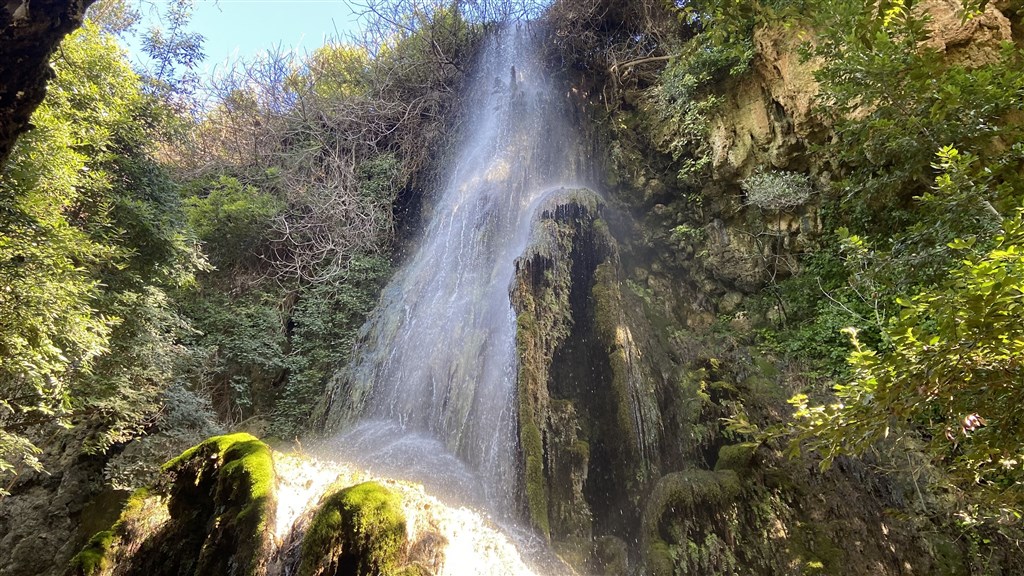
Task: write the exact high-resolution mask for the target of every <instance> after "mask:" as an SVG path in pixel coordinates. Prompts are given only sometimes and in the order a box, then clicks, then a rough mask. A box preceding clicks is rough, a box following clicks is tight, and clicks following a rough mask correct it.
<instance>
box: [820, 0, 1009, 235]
mask: <svg viewBox="0 0 1024 576" xmlns="http://www.w3.org/2000/svg"><path fill="white" fill-rule="evenodd" d="M879 14H881V16H879ZM815 22H816V23H817V24H818V25H819V26H820V27H822V29H828V30H833V31H834V32H833V33H830V34H826V35H824V36H823V37H822V38H821V41H820V42H819V43H818V44H817V45H816V46H815V47H814V48H813V49H810V50H809V54H810V55H813V56H815V57H818V58H821V59H822V60H823V62H824V64H823V66H822V67H821V68H820V69H819V70H818V72H817V73H816V77H817V79H818V80H819V82H821V88H822V90H821V94H820V102H819V111H820V112H822V113H823V114H825V115H826V116H827V118H828V119H829V120H830V122H832V123H833V125H834V130H835V132H836V138H835V141H834V142H833V143H830V144H829V146H828V148H822V149H821V150H820V151H821V152H823V153H825V154H828V155H829V156H830V157H831V158H832V160H833V161H834V162H836V163H837V164H839V165H841V166H843V167H844V168H845V173H846V175H847V176H846V177H845V178H843V179H842V180H841V181H840V182H838V186H837V187H836V190H837V192H839V193H840V194H841V201H842V202H843V204H844V207H845V208H846V210H844V220H845V222H844V223H846V224H847V225H849V226H850V227H851V229H853V226H857V230H860V231H866V232H872V233H874V232H878V233H882V232H886V233H888V232H890V231H900V230H903V229H905V228H906V227H908V226H910V225H912V223H913V222H914V221H916V219H917V207H916V206H914V205H913V204H912V199H913V198H914V197H916V196H920V195H922V194H924V193H925V192H926V191H927V189H928V186H929V184H930V183H931V182H932V180H933V178H934V175H935V172H934V170H933V169H932V159H933V155H934V154H935V151H936V150H939V149H940V148H942V147H943V146H948V145H952V146H954V147H956V148H959V149H961V150H972V151H975V153H977V154H983V155H984V157H983V161H984V164H985V165H986V166H987V167H988V168H989V170H991V171H993V177H995V178H998V179H1013V176H1012V174H1013V172H1015V170H1016V169H1015V168H1014V166H1016V163H1015V162H1013V161H1010V160H1009V159H1008V158H1006V157H1005V154H1007V151H1005V150H1001V148H1003V147H1000V146H992V145H991V144H992V143H993V142H997V141H1002V142H1007V143H1012V142H1016V141H1019V140H1020V136H1021V132H1020V126H1019V123H1015V122H1008V121H1007V120H1008V116H1009V115H1011V114H1013V113H1015V112H1016V111H1019V110H1020V109H1021V106H1022V105H1021V102H1022V101H1024V100H1022V98H1021V95H1022V94H1024V75H1022V74H1021V73H1020V70H1021V61H1022V60H1021V52H1020V50H1019V49H1017V48H1015V47H1013V46H1012V45H1007V46H1005V47H1004V48H1003V51H1002V54H1001V55H1000V57H999V58H998V59H997V60H996V61H993V62H982V63H980V64H966V63H957V62H955V61H953V60H951V59H949V58H946V57H945V56H944V55H943V54H942V53H940V52H938V51H936V50H935V49H934V48H932V47H929V46H928V45H927V44H922V42H923V41H924V40H926V39H927V38H928V37H929V36H930V34H931V33H930V31H929V19H928V17H927V15H926V14H923V13H922V12H921V11H919V10H917V9H915V7H914V3H913V2H883V3H881V5H880V6H879V12H877V13H876V12H875V10H874V9H873V8H871V7H870V6H865V5H864V4H863V3H861V2H853V1H843V2H833V3H828V4H827V6H822V9H821V10H819V11H817V19H816V20H815ZM1015 179H1017V180H1019V176H1017V177H1016V178H1015ZM1007 191H1008V190H1006V189H1003V190H999V189H992V190H990V192H992V193H994V194H995V195H994V197H990V198H988V199H987V200H989V201H990V202H995V203H997V205H998V203H999V202H1005V201H1007V200H1010V201H1011V203H1012V199H1008V198H1005V194H1003V193H1002V192H1007Z"/></svg>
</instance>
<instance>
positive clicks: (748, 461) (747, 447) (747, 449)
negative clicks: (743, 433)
mask: <svg viewBox="0 0 1024 576" xmlns="http://www.w3.org/2000/svg"><path fill="white" fill-rule="evenodd" d="M760 446H761V444H760V443H758V442H742V443H740V444H729V445H726V446H722V447H721V448H719V449H718V461H717V462H715V470H733V471H734V472H736V473H737V474H746V473H747V472H749V471H750V469H751V467H752V466H753V465H754V455H755V454H756V453H757V449H758V447H760Z"/></svg>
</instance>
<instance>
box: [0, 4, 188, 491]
mask: <svg viewBox="0 0 1024 576" xmlns="http://www.w3.org/2000/svg"><path fill="white" fill-rule="evenodd" d="M54 68H55V71H56V78H55V80H54V81H53V82H52V83H51V85H50V90H49V93H48V96H47V98H46V100H45V101H44V103H43V104H42V106H40V108H39V110H37V113H36V115H35V116H34V117H33V122H34V123H35V125H36V127H37V128H36V130H33V131H32V132H30V133H29V134H27V135H26V136H25V137H24V138H22V139H21V140H20V141H19V143H18V146H17V148H16V149H15V151H14V153H13V155H12V158H11V162H10V164H9V165H8V166H7V169H6V171H5V172H4V174H3V175H2V176H0V189H2V197H0V206H2V212H0V229H2V230H3V234H0V262H3V264H2V265H0V275H2V278H3V282H2V283H3V285H4V286H5V290H4V291H3V295H2V296H0V316H2V320H0V348H2V351H3V353H2V357H0V399H2V400H0V423H2V424H3V427H4V430H5V435H4V439H5V440H4V451H5V453H7V454H11V452H10V450H9V447H10V446H11V445H12V443H13V444H16V445H18V446H20V447H21V449H24V448H27V449H28V450H29V451H30V452H32V451H34V449H32V448H31V447H30V446H29V445H28V444H26V442H27V440H26V437H25V436H24V434H25V433H26V431H28V430H29V429H31V428H32V427H34V426H39V425H49V424H52V423H61V424H68V423H69V417H71V416H72V415H76V416H77V417H79V419H80V420H82V421H89V422H91V423H92V425H94V430H95V432H96V434H95V435H94V437H93V438H92V440H91V441H90V445H91V446H92V447H94V448H104V447H106V446H108V445H109V444H110V443H111V442H116V441H121V440H123V439H124V438H126V437H127V436H130V435H131V434H133V433H134V432H137V431H138V430H140V429H141V428H142V427H144V426H145V425H146V423H147V422H149V420H150V419H151V418H152V416H153V415H154V414H155V413H156V412H157V410H158V408H159V402H158V398H159V395H160V391H161V390H162V389H163V388H165V387H166V386H167V385H168V384H169V378H170V374H169V366H170V364H171V363H172V362H173V359H174V357H175V356H176V355H177V354H178V353H179V352H180V348H179V347H178V346H177V345H176V338H177V335H178V334H179V333H180V331H181V330H182V329H183V325H182V323H181V322H180V319H179V318H177V316H176V314H175V313H174V311H173V306H172V305H171V303H170V302H169V300H168V297H167V292H166V291H167V290H170V289H174V288H177V287H179V286H183V285H186V284H188V283H189V282H190V281H191V280H192V278H193V276H192V274H193V271H194V270H196V269H197V268H201V267H202V266H203V261H202V258H201V256H199V255H198V253H197V252H196V251H195V248H194V246H193V245H192V244H191V243H190V242H189V240H188V237H187V235H186V234H185V233H184V231H183V226H184V219H183V217H182V215H181V209H180V205H179V202H178V198H177V193H176V190H175V189H174V187H173V186H172V185H171V184H170V182H169V180H168V179H167V177H166V175H165V174H164V172H163V171H162V170H161V169H160V168H159V167H158V166H157V165H156V164H155V163H154V162H153V161H152V160H151V157H150V156H149V154H150V151H149V148H148V145H147V140H148V138H149V137H150V136H151V135H152V134H153V133H154V132H155V131H156V130H159V129H160V126H161V125H162V124H161V122H162V119H163V118H164V117H165V115H164V113H163V111H162V110H161V105H160V104H159V103H158V102H156V101H154V100H152V99H150V98H148V97H147V96H146V95H145V94H144V92H143V91H142V88H141V84H140V81H139V78H138V77H137V76H136V75H135V74H134V73H133V72H132V71H131V70H130V69H129V67H128V66H127V64H126V63H125V62H124V54H123V52H122V51H121V50H120V49H119V48H118V47H117V45H116V43H115V41H114V40H113V38H112V37H111V36H109V35H106V34H104V33H102V32H101V31H100V30H99V29H98V28H97V27H96V26H95V25H93V24H90V23H86V25H85V26H83V28H82V29H81V30H80V31H78V32H76V33H75V34H73V35H71V36H69V37H68V38H67V39H66V40H65V42H64V43H63V44H62V47H61V50H59V51H58V52H57V56H56V60H55V62H54ZM19 450H20V449H19ZM22 454H25V452H24V451H22ZM14 457H15V458H19V457H18V456H16V455H15V456H14ZM3 459H4V460H5V461H8V462H9V461H10V460H11V458H10V457H8V456H6V455H5V456H4V457H3ZM24 463H26V464H29V465H31V464H33V463H34V461H33V460H32V459H31V458H28V459H26V460H24ZM2 466H3V467H4V468H8V465H7V464H6V463H5V464H3V465H2ZM15 472H16V470H15Z"/></svg>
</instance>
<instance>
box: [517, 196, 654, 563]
mask: <svg viewBox="0 0 1024 576" xmlns="http://www.w3.org/2000/svg"><path fill="white" fill-rule="evenodd" d="M603 210H604V205H603V202H602V201H601V200H600V199H599V198H598V197H597V195H596V194H594V193H593V192H591V191H589V190H583V189H579V190H564V191H560V192H556V193H555V194H553V195H552V196H551V197H549V198H548V199H547V201H546V202H545V204H544V205H543V206H541V208H540V209H539V210H538V213H539V217H538V219H537V220H536V221H535V222H534V231H533V236H532V243H531V245H530V247H529V248H528V249H527V251H526V253H525V254H524V255H523V256H522V257H520V258H519V259H518V260H517V261H516V276H515V283H514V286H513V289H512V301H513V305H514V308H515V310H516V312H517V314H518V317H519V323H518V333H517V343H518V350H519V384H518V409H519V429H520V430H519V433H520V444H521V450H522V458H523V461H524V463H525V467H524V478H523V480H522V481H523V484H524V485H525V499H526V502H525V505H526V508H527V510H528V516H529V519H530V521H531V523H532V524H533V526H534V527H535V528H536V529H538V530H539V531H541V532H543V533H544V534H546V535H548V536H549V537H550V538H551V539H552V540H553V541H554V542H555V543H556V545H557V548H559V549H560V550H561V551H562V553H563V554H564V555H566V556H567V557H569V558H572V559H573V561H574V562H575V563H576V564H577V565H580V566H582V565H583V564H584V562H585V561H586V560H587V558H588V556H589V555H590V553H591V546H592V543H591V540H592V538H593V537H594V536H599V537H602V536H611V537H615V536H617V535H621V536H626V535H627V534H629V533H631V528H630V527H631V526H633V525H635V524H636V522H637V521H638V520H639V518H638V516H637V514H636V510H637V504H638V500H637V496H638V495H639V494H641V493H642V492H643V489H644V486H645V484H646V482H648V480H649V477H650V474H651V471H652V470H654V469H656V468H657V466H658V462H657V460H658V456H659V454H658V444H659V442H660V441H661V437H660V431H661V425H660V416H659V412H658V409H657V404H656V395H655V391H654V389H653V387H652V386H651V379H650V378H648V377H647V376H648V375H647V374H646V373H645V372H644V370H645V369H646V365H645V364H644V362H642V360H641V355H642V352H641V347H640V346H639V345H638V344H637V338H635V337H634V335H633V332H632V330H631V327H630V322H629V318H628V314H627V313H626V309H627V307H628V304H627V303H626V302H625V301H624V294H623V293H622V291H621V289H620V286H621V283H620V279H619V274H620V271H619V264H618V256H617V248H616V244H615V241H614V239H613V238H612V236H611V234H610V232H609V231H608V226H607V223H606V222H605V221H604V220H603V219H602V212H603ZM595 527H600V528H599V529H597V531H596V533H595Z"/></svg>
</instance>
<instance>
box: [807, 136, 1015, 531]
mask: <svg viewBox="0 0 1024 576" xmlns="http://www.w3.org/2000/svg"><path fill="white" fill-rule="evenodd" d="M945 154H946V157H949V156H951V155H952V152H951V151H948V150H947V151H946V153H945ZM955 180H956V177H955V175H950V174H944V175H943V176H940V177H939V179H938V188H939V189H940V190H941V189H942V188H943V187H946V186H948V185H949V184H950V183H951V182H953V181H955ZM976 242H977V240H976V239H975V238H970V239H957V240H954V241H953V242H951V243H950V244H949V248H950V249H951V250H955V251H957V252H960V253H966V254H965V255H964V256H963V257H962V259H961V261H960V263H959V264H958V265H957V266H955V267H954V268H953V269H952V270H951V271H950V272H949V274H948V276H947V278H946V279H945V280H943V281H942V282H940V283H938V284H937V285H935V286H933V287H927V288H925V289H923V290H921V291H919V292H918V293H916V294H915V295H913V296H912V297H909V298H903V299H899V300H898V303H899V305H900V307H901V310H900V312H899V315H898V316H897V317H895V318H893V320H892V322H891V324H890V326H888V328H887V330H886V332H887V335H888V341H889V342H890V343H891V346H892V349H891V350H889V351H887V352H878V351H876V350H874V349H872V348H870V347H868V346H865V345H863V344H862V343H861V342H860V341H859V339H858V338H857V331H856V330H854V329H850V330H849V331H848V332H849V333H850V335H851V339H852V341H853V343H854V346H855V349H854V351H853V353H852V354H851V356H850V363H851V366H852V367H853V370H854V374H853V378H852V380H851V382H849V383H848V384H843V385H837V386H836V402H835V403H833V404H828V405H824V406H814V405H811V404H810V403H809V401H808V399H807V397H806V396H802V395H801V396H797V397H795V398H794V399H793V400H792V402H793V403H794V405H796V407H797V412H796V414H795V422H794V430H795V432H796V440H797V441H799V442H802V443H804V444H805V445H806V446H808V447H809V448H812V449H815V450H818V451H819V452H821V453H822V455H823V456H824V460H823V465H825V466H827V465H828V464H829V463H830V462H831V461H832V460H833V459H834V458H835V457H836V456H837V455H839V454H843V453H854V454H860V453H863V452H865V451H867V450H868V449H870V448H872V447H873V446H875V445H876V444H877V443H878V442H880V441H881V440H883V439H885V438H887V437H889V436H890V435H892V436H895V437H896V438H901V437H903V436H904V435H907V434H910V435H920V436H922V437H923V438H925V439H927V440H928V442H929V450H930V453H931V454H932V456H933V457H934V459H935V461H936V462H937V463H939V464H941V465H942V466H943V467H944V468H945V469H946V470H947V472H948V473H949V478H950V480H951V481H952V482H953V483H954V484H956V485H957V486H959V487H961V488H963V489H964V490H965V491H966V492H969V493H970V494H971V498H972V499H973V500H976V501H980V502H982V503H984V504H985V505H987V506H989V507H990V509H991V510H995V511H996V512H997V513H1012V514H1014V515H1016V516H1017V517H1018V518H1019V517H1020V516H1019V515H1020V514H1021V512H1022V511H1024V491H1022V486H1024V476H1022V474H1021V469H1022V468H1021V466H1020V462H1021V461H1022V459H1024V453H1022V451H1021V443H1020V430H1021V429H1022V426H1024V422H1022V420H1021V416H1020V411H1019V410H1017V409H1016V407H1017V406H1019V405H1020V402H1021V401H1022V400H1024V389H1022V388H1021V382H1024V378H1022V376H1024V374H1021V372H1020V367H1019V365H1018V364H1019V362H1018V359H1019V358H1020V355H1021V353H1022V352H1024V350H1022V349H1021V346H1022V343H1024V324H1022V323H1021V318H1022V314H1021V313H1022V310H1021V305H1020V302H1021V298H1022V295H1024V257H1022V255H1021V254H1022V253H1024V211H1022V210H1020V209H1018V210H1016V211H1015V213H1014V215H1013V216H1012V217H1011V218H1008V219H1006V220H1005V221H1004V222H1003V225H1002V231H1001V233H1000V234H999V235H998V236H997V237H996V238H995V239H994V241H993V242H992V245H991V247H990V248H988V249H987V250H985V251H984V252H982V253H973V254H972V253H971V252H970V249H971V248H972V247H973V246H974V245H975V244H976Z"/></svg>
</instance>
